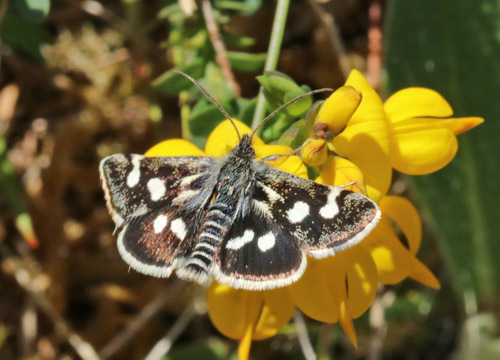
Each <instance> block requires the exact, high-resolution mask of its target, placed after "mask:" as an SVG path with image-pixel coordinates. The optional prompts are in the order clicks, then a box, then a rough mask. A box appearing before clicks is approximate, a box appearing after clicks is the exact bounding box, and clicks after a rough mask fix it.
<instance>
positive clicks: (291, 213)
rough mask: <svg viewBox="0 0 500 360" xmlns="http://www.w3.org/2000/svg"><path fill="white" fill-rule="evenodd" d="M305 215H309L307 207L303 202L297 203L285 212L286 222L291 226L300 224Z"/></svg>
mask: <svg viewBox="0 0 500 360" xmlns="http://www.w3.org/2000/svg"><path fill="white" fill-rule="evenodd" d="M307 215H309V205H307V204H306V203H305V202H303V201H297V202H296V203H295V205H293V208H291V209H290V210H288V211H287V212H286V216H287V218H288V221H290V222H291V223H292V224H297V223H299V222H301V221H302V220H304V218H305V217H306V216H307Z"/></svg>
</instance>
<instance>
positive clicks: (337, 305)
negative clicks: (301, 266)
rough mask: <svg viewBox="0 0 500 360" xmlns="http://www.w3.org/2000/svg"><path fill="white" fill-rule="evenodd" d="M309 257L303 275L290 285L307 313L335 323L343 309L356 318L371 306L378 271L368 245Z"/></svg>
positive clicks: (314, 317)
mask: <svg viewBox="0 0 500 360" xmlns="http://www.w3.org/2000/svg"><path fill="white" fill-rule="evenodd" d="M308 260H309V261H308V265H307V268H306V272H305V273H304V275H303V276H302V278H301V279H300V280H299V281H298V282H297V283H295V284H292V285H291V286H290V287H289V288H288V289H289V291H290V294H291V296H292V299H293V300H294V302H295V304H296V305H297V307H298V308H299V309H300V310H302V311H303V312H304V313H305V314H306V315H307V316H309V317H311V318H313V319H316V320H319V321H323V322H329V323H332V322H336V321H337V320H338V319H339V315H341V314H340V311H344V314H347V312H348V313H349V317H350V318H356V317H359V316H361V315H362V314H363V313H364V312H365V311H366V310H367V309H368V308H369V307H370V305H371V303H372V302H373V299H374V297H375V292H376V289H377V284H378V275H377V268H376V266H375V263H374V261H373V259H372V257H371V255H370V253H369V252H368V251H367V250H366V249H365V248H364V247H362V246H354V247H352V248H350V249H347V250H346V251H343V252H341V253H338V254H336V255H335V256H332V257H328V258H326V259H321V260H317V259H312V258H310V259H308ZM346 286H347V287H346ZM343 303H345V306H347V308H346V309H343V308H342V306H344V305H342V304H343ZM346 311H347V312H346ZM344 320H345V319H344ZM346 325H347V323H346ZM351 335H352V334H351ZM350 337H351V336H350Z"/></svg>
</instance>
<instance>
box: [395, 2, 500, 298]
mask: <svg viewBox="0 0 500 360" xmlns="http://www.w3.org/2000/svg"><path fill="white" fill-rule="evenodd" d="M389 4H390V6H389V8H388V11H389V14H388V18H387V32H386V37H385V39H386V53H385V59H386V67H387V89H388V92H389V93H393V92H394V91H396V90H399V89H401V88H403V87H407V86H425V87H430V88H432V89H435V90H437V91H438V92H440V93H441V94H443V95H444V96H445V98H446V99H447V100H448V101H449V102H450V103H451V105H452V107H453V109H454V110H455V111H456V114H455V115H456V116H471V115H476V116H482V117H484V118H485V123H484V124H482V125H481V126H480V127H479V128H477V129H474V130H472V131H471V132H470V133H467V134H464V135H460V136H459V143H460V146H459V151H458V154H457V157H456V158H455V159H454V161H453V162H452V163H451V164H450V165H448V166H447V167H446V168H445V169H444V170H441V171H439V172H437V173H436V174H432V175H429V176H422V177H419V178H415V180H414V185H415V189H416V191H417V192H418V195H419V196H420V198H421V200H422V202H423V203H424V205H425V207H426V209H427V211H428V214H429V216H430V217H431V218H432V223H433V225H434V229H435V230H436V232H437V234H438V236H439V239H440V241H441V245H442V248H443V250H444V254H445V256H446V259H447V264H448V265H449V276H450V277H451V278H452V279H453V281H454V282H455V285H456V288H457V289H458V290H459V291H460V292H462V293H467V294H471V293H472V294H475V296H476V297H478V298H479V300H482V301H483V302H484V301H486V302H488V301H491V300H493V299H494V298H495V297H497V296H498V294H499V289H500V262H499V261H497V257H498V254H500V242H499V241H498V234H499V233H500V221H498V220H499V219H500V207H499V206H498V194H499V192H500V182H499V181H498V179H500V167H499V166H498V154H500V142H499V141H498V134H499V133H500V122H499V121H497V117H498V114H500V102H499V101H498V95H497V92H498V88H499V87H500V76H499V75H498V74H500V62H499V61H498V59H500V37H498V34H499V33H500V23H499V21H498V19H499V18H500V5H499V4H498V2H497V1H494V0H485V1H477V0H463V1H448V0H420V1H413V0H399V1H392V2H390V3H389ZM460 298H463V295H461V296H460Z"/></svg>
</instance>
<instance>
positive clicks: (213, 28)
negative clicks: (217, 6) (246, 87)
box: [201, 0, 241, 99]
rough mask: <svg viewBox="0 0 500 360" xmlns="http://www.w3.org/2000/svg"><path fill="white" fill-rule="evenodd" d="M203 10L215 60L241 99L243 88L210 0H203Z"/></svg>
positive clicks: (230, 86) (237, 96) (235, 94)
mask: <svg viewBox="0 0 500 360" xmlns="http://www.w3.org/2000/svg"><path fill="white" fill-rule="evenodd" d="M201 11H202V12H203V17H204V18H205V23H206V24H207V30H208V35H209V36H210V41H211V42H212V46H213V47H214V50H215V61H216V62H217V64H218V65H219V66H220V68H221V70H222V76H223V77H224V79H225V80H226V83H227V85H228V86H229V88H230V89H231V90H232V91H233V93H234V96H235V97H236V98H237V99H239V98H240V96H241V89H240V86H239V85H238V83H237V82H236V80H235V78H234V74H233V71H232V70H231V64H230V63H229V59H228V57H227V50H226V45H224V42H223V41H222V38H221V36H220V32H219V28H218V26H217V21H216V20H215V15H214V10H213V9H212V5H211V4H210V0H203V1H202V3H201Z"/></svg>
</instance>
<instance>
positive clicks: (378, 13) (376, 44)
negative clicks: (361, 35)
mask: <svg viewBox="0 0 500 360" xmlns="http://www.w3.org/2000/svg"><path fill="white" fill-rule="evenodd" d="M382 10H383V8H382V3H381V2H380V0H372V1H371V2H370V9H369V20H370V25H369V28H368V57H367V59H366V73H367V75H368V81H369V82H370V84H371V86H373V88H374V89H375V90H377V91H379V90H380V83H381V81H382V34H383V33H382V28H381V27H382Z"/></svg>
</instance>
